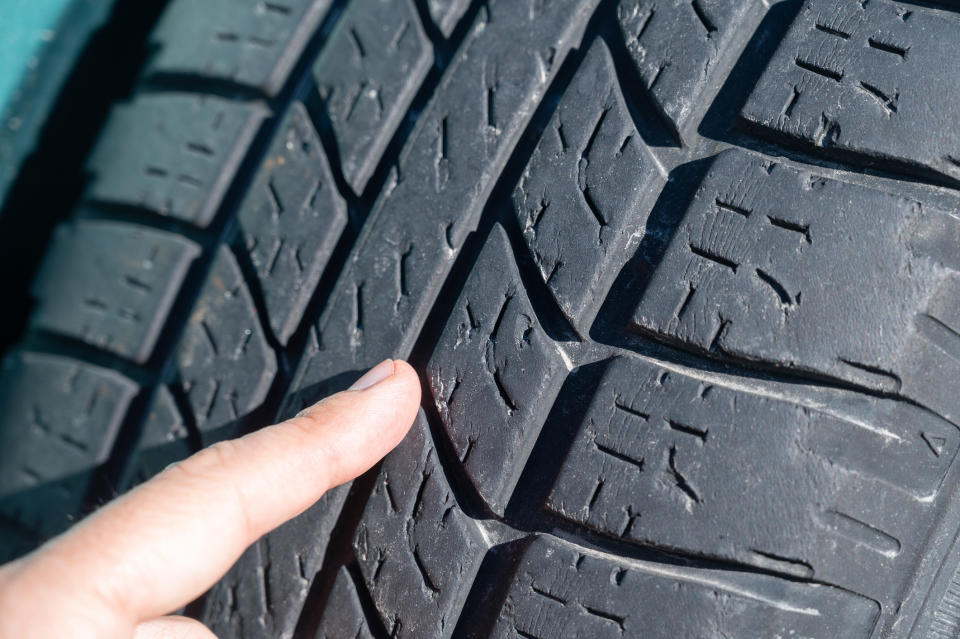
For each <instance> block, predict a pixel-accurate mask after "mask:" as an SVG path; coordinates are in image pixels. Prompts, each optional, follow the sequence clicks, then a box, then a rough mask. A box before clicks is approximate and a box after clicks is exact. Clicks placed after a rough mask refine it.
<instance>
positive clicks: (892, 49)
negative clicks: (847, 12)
mask: <svg viewBox="0 0 960 639" xmlns="http://www.w3.org/2000/svg"><path fill="white" fill-rule="evenodd" d="M867 44H869V45H870V46H871V47H872V48H874V49H876V50H878V51H884V52H886V53H892V54H893V55H895V56H898V57H900V59H904V58H906V57H907V52H908V51H909V50H910V49H909V47H908V48H906V49H905V48H903V47H900V46H897V45H895V44H890V43H889V42H883V41H882V40H877V39H875V38H869V39H867Z"/></svg>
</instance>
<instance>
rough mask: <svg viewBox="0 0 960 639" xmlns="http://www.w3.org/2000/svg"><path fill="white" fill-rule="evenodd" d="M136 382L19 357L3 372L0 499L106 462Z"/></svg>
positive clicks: (43, 358) (60, 360) (59, 360)
mask: <svg viewBox="0 0 960 639" xmlns="http://www.w3.org/2000/svg"><path fill="white" fill-rule="evenodd" d="M137 391H138V387H137V385H136V384H135V383H134V382H132V381H130V380H129V379H127V378H126V377H124V376H123V375H121V374H120V373H117V372H115V371H112V370H108V369H104V368H99V367H97V366H92V365H90V364H86V363H84V362H80V361H77V360H73V359H69V358H66V357H61V356H58V355H46V354H39V353H19V354H15V355H11V356H9V357H7V358H6V359H5V360H4V363H3V367H2V370H0V415H2V416H3V424H4V427H3V428H2V429H0V451H2V456H0V497H6V496H8V495H10V494H12V493H15V492H17V491H21V490H24V489H27V488H32V487H35V486H38V485H40V484H43V483H47V482H51V481H54V480H59V479H63V478H66V477H68V476H69V475H73V474H78V473H82V472H84V471H88V470H90V469H91V468H93V467H95V466H97V465H99V464H101V463H103V462H104V461H106V459H107V457H108V455H109V454H110V451H111V449H112V448H113V441H114V438H115V437H116V434H117V431H119V429H120V424H121V422H122V421H123V418H124V416H125V415H126V412H127V408H128V407H129V405H130V401H131V400H132V399H133V396H134V395H135V394H136V393H137Z"/></svg>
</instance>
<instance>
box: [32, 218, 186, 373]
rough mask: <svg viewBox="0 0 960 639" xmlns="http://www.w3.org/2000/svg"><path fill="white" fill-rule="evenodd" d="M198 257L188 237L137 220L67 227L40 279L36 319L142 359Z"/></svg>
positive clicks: (36, 289)
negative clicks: (144, 225) (160, 229)
mask: <svg viewBox="0 0 960 639" xmlns="http://www.w3.org/2000/svg"><path fill="white" fill-rule="evenodd" d="M199 254H200V248H199V247H198V246H197V245H196V244H195V243H193V242H191V241H190V240H188V239H186V238H184V237H182V236H179V235H175V234H173V233H166V232H163V231H156V230H153V229H149V228H145V227H140V226H135V225H133V224H124V223H120V222H100V221H93V220H79V221H77V222H75V223H72V224H67V225H63V226H61V227H60V228H59V229H57V232H56V234H55V236H54V239H53V243H52V245H51V247H50V249H49V250H48V251H47V255H46V258H45V259H44V263H43V267H42V269H41V271H40V274H39V275H38V277H37V280H36V282H35V283H34V287H33V290H34V295H35V296H36V298H37V299H38V300H39V304H38V305H37V308H36V310H35V311H34V313H33V315H32V316H31V323H32V325H33V326H34V327H35V328H39V329H43V330H47V331H51V332H54V333H59V334H61V335H66V336H68V337H72V338H74V339H77V340H81V341H83V342H86V343H87V344H90V345H91V346H96V347H98V348H102V349H104V350H108V351H110V352H113V353H116V354H117V355H120V356H121V357H126V358H129V359H131V360H133V361H135V362H137V363H140V364H142V363H144V362H146V361H147V360H148V359H149V358H150V356H151V354H152V353H153V347H154V346H155V344H156V341H157V336H158V335H159V334H160V330H161V329H162V328H163V325H164V323H165V321H166V319H167V313H168V312H169V311H170V307H171V305H172V304H173V301H174V299H176V296H177V293H178V292H179V291H180V286H181V284H182V283H183V279H184V276H185V275H186V273H187V269H188V267H189V266H190V263H191V262H192V261H193V260H194V259H195V258H196V257H197V256H198V255H199Z"/></svg>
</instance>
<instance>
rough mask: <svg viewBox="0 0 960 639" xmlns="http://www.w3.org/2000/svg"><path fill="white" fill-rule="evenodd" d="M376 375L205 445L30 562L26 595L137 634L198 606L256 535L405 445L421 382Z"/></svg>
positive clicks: (24, 576) (381, 370)
mask: <svg viewBox="0 0 960 639" xmlns="http://www.w3.org/2000/svg"><path fill="white" fill-rule="evenodd" d="M368 376H370V377H367V376H365V377H366V379H367V381H369V380H370V379H372V378H376V377H381V378H383V379H381V380H380V381H379V382H378V383H376V384H375V385H373V386H370V387H369V388H366V389H364V390H352V391H346V392H343V393H339V394H337V395H334V396H332V397H330V398H328V399H326V400H324V401H322V402H320V403H319V404H317V405H315V406H314V407H312V408H311V409H308V410H307V411H304V413H301V414H300V415H298V416H297V417H295V418H293V419H291V420H289V421H287V422H284V423H282V424H279V425H276V426H271V427H269V428H265V429H263V430H259V431H257V432H254V433H252V434H250V435H247V436H246V437H243V438H241V439H238V440H234V441H229V442H221V443H219V444H216V445H214V446H213V447H211V448H208V449H205V450H204V451H201V452H200V453H198V454H196V455H194V456H193V457H191V458H189V459H187V460H185V461H183V462H181V463H179V464H177V465H175V466H173V467H171V468H168V469H167V470H165V471H164V472H162V473H161V474H159V475H158V476H157V477H155V478H154V479H152V480H151V481H148V482H146V483H145V484H143V485H141V486H140V487H138V488H137V489H135V490H134V491H132V492H131V493H129V494H127V495H125V496H123V497H121V498H119V499H117V500H116V501H114V502H112V503H111V504H109V505H107V506H106V507H104V508H103V509H101V510H100V511H99V512H97V513H95V514H94V515H92V516H91V517H89V518H88V519H87V520H85V521H84V522H82V523H81V524H80V525H78V526H76V527H75V528H74V529H72V530H71V531H69V532H68V533H67V534H65V535H63V536H62V537H59V538H57V539H55V540H53V541H52V542H50V543H49V544H47V545H46V546H45V547H43V548H41V549H40V550H39V551H37V552H36V553H34V554H33V555H30V556H28V557H26V558H25V559H24V560H22V561H21V562H20V564H19V565H18V566H17V568H16V584H17V590H19V591H20V592H21V593H23V592H24V591H26V593H31V592H32V593H33V596H31V595H30V594H23V596H24V598H25V599H26V601H27V602H28V605H29V602H30V601H31V600H33V601H37V602H41V606H40V608H42V609H43V610H51V609H52V610H58V608H57V607H56V604H51V602H50V597H51V592H52V593H54V594H53V596H64V597H72V598H73V600H74V601H76V600H77V598H79V599H84V598H91V599H92V602H86V601H84V605H94V606H102V607H103V608H104V609H105V610H108V611H109V610H113V611H114V612H115V614H117V615H118V618H117V622H118V623H119V624H123V625H126V624H130V627H131V628H132V627H133V625H135V624H136V622H138V621H140V620H144V619H149V618H152V617H156V616H158V615H162V614H165V613H167V612H169V611H171V610H174V609H176V608H178V607H179V606H181V605H183V604H185V603H187V602H189V601H192V600H193V599H194V598H196V597H197V596H199V595H200V594H202V593H203V592H204V591H205V590H206V589H207V588H209V587H210V586H211V585H212V584H213V583H215V582H216V580H217V579H218V578H219V577H220V576H221V575H222V574H223V573H224V572H226V571H227V569H229V567H230V566H231V565H232V564H233V563H234V562H235V561H236V560H237V558H238V557H239V556H240V554H241V553H242V552H243V551H244V550H245V549H246V548H247V547H248V546H249V545H250V544H251V543H253V542H254V541H256V539H257V538H259V537H260V536H261V535H263V534H264V533H266V532H268V531H269V530H271V529H273V528H275V527H276V526H278V525H280V524H281V523H283V522H284V521H286V520H288V519H290V518H292V517H294V516H296V515H297V514H299V513H301V512H302V511H304V510H305V509H307V508H308V507H309V506H310V505H311V504H313V503H314V502H316V500H317V499H319V498H320V496H322V494H323V493H324V492H325V491H326V490H328V489H330V488H332V487H333V486H336V485H338V484H341V483H343V482H345V481H347V480H349V479H352V478H353V477H355V476H357V475H359V474H361V473H362V472H364V471H365V470H367V469H368V468H370V467H371V466H373V465H374V464H375V463H376V462H377V461H378V460H379V459H380V458H381V457H383V456H384V455H385V454H386V453H387V452H389V451H390V450H391V449H392V448H393V447H394V446H396V444H397V443H399V441H400V440H401V439H402V438H403V435H404V434H405V433H406V431H407V429H409V427H410V425H411V423H412V422H413V419H414V417H415V416H416V412H417V408H418V406H419V399H420V384H419V381H418V379H417V376H416V374H415V373H414V372H413V369H411V368H410V366H409V365H407V364H405V363H404V362H399V361H396V362H394V361H390V360H387V361H386V362H383V363H381V364H380V365H378V366H377V367H375V368H374V369H372V370H371V371H370V372H369V373H368ZM384 376H385V377H384ZM65 605H66V604H65ZM70 605H73V604H70ZM63 609H64V608H60V610H63ZM101 632H103V631H102V630H101ZM49 636H56V635H49ZM128 636H129V635H128Z"/></svg>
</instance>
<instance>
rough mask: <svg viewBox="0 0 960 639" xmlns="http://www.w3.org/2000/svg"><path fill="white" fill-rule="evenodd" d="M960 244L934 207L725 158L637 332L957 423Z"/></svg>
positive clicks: (953, 225) (663, 265)
mask: <svg viewBox="0 0 960 639" xmlns="http://www.w3.org/2000/svg"><path fill="white" fill-rule="evenodd" d="M958 236H960V224H958V223H957V222H956V220H955V219H953V218H952V217H951V216H950V215H949V214H948V213H945V212H943V211H940V210H938V209H936V208H935V207H933V206H931V205H928V204H926V203H923V202H919V201H916V200H911V199H908V198H905V197H902V196H899V195H894V194H890V193H885V192H882V191H879V190H875V189H872V188H868V187H864V186H858V185H854V184H848V183H844V182H840V181H837V180H834V179H829V178H825V177H822V176H819V175H815V174H812V173H808V172H807V171H806V170H802V169H795V168H791V167H789V166H786V165H783V164H778V163H774V162H772V161H769V160H766V159H763V158H761V157H760V156H756V155H753V154H749V153H746V152H742V151H727V152H724V153H723V154H721V155H720V156H718V157H717V159H716V160H715V161H714V163H713V165H712V166H711V168H710V170H709V172H708V175H707V177H706V178H705V179H704V181H703V183H702V184H701V186H700V188H699V189H698V191H697V194H696V195H695V196H694V199H693V201H692V202H691V204H690V205H689V207H688V208H687V210H686V212H685V213H684V216H683V219H682V221H681V223H680V225H679V227H678V228H677V230H676V232H675V234H674V236H673V238H672V239H671V241H670V244H669V246H668V248H667V251H666V254H665V255H664V257H663V259H662V260H661V262H660V264H659V265H658V266H657V269H656V272H655V273H654V275H653V277H652V278H651V280H650V282H649V284H648V285H647V287H646V290H645V291H644V292H643V293H642V294H641V299H640V302H639V304H638V306H637V308H636V311H635V312H634V315H633V319H632V323H633V328H634V329H635V330H638V331H640V332H643V333H646V334H649V335H652V336H654V337H657V338H659V339H663V340H667V341H671V342H675V343H678V344H680V345H682V346H685V347H687V348H691V349H694V350H698V351H703V352H707V353H712V354H714V355H716V356H723V357H732V358H736V359H740V360H748V361H750V362H754V363H760V364H764V365H768V366H775V367H778V368H782V369H791V370H793V371H800V372H804V373H813V374H816V375H818V376H828V377H832V378H835V379H840V380H844V381H846V382H849V383H853V384H857V385H860V386H864V387H867V388H870V389H873V390H876V391H878V392H883V393H894V394H900V395H903V396H906V397H910V398H912V399H914V400H916V401H918V402H920V403H921V404H923V405H925V406H927V407H929V408H931V409H932V410H934V411H936V412H938V413H939V414H941V415H943V416H944V417H946V418H947V419H950V420H951V421H956V419H957V417H958V416H960V406H958V405H957V398H956V393H955V392H953V391H952V390H951V389H950V388H949V387H950V384H949V383H947V382H946V381H945V380H948V379H953V378H952V377H951V376H952V375H953V374H954V373H956V374H958V375H960V337H958V336H957V335H958V332H960V313H958V311H957V310H955V307H956V300H957V299H958V296H960V281H958V278H957V273H956V270H957V268H958V267H960V260H958V258H957V256H956V250H955V248H954V249H949V246H950V242H949V241H952V238H955V237H958ZM948 240H949V241H948ZM853 255H856V256H860V261H859V264H858V267H856V268H850V264H849V256H853ZM867 293H869V295H867Z"/></svg>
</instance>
